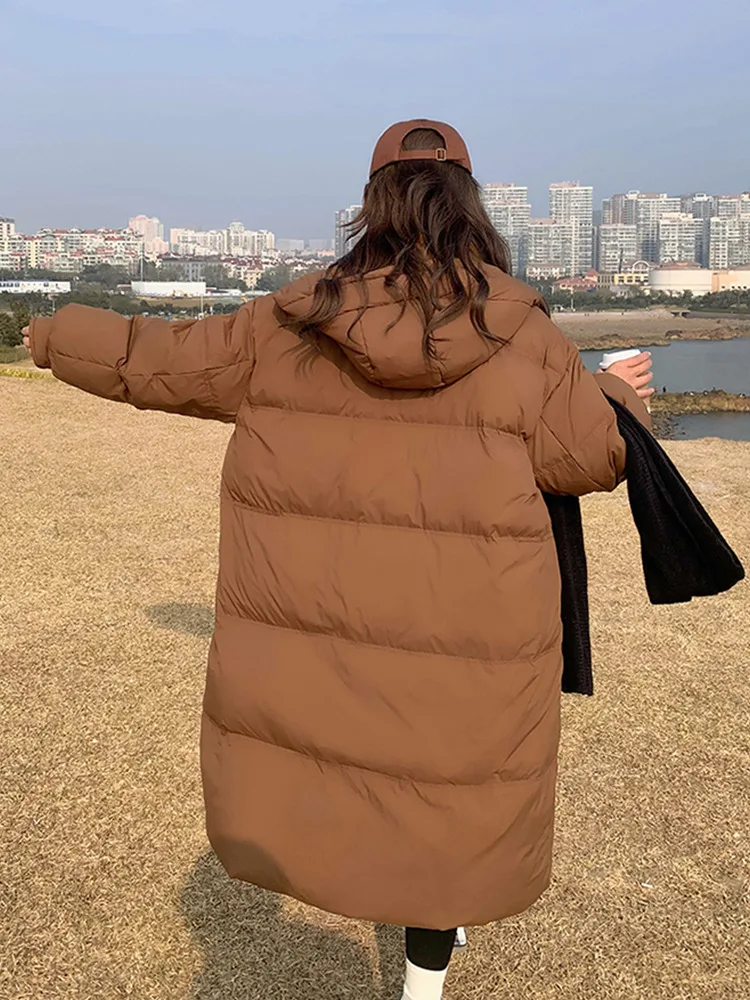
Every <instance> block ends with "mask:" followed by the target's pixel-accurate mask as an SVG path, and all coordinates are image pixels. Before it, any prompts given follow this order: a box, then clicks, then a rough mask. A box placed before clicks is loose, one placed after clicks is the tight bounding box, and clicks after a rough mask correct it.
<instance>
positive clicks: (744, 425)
mask: <svg viewBox="0 0 750 1000" xmlns="http://www.w3.org/2000/svg"><path fill="white" fill-rule="evenodd" d="M672 420H673V426H674V434H673V435H672V437H673V438H674V439H675V440H676V441H697V440H698V438H724V439H725V440H727V441H750V413H686V414H685V415H684V416H682V417H673V418H672Z"/></svg>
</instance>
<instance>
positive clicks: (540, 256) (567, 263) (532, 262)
mask: <svg viewBox="0 0 750 1000" xmlns="http://www.w3.org/2000/svg"><path fill="white" fill-rule="evenodd" d="M577 236H578V225H577V223H576V222H574V221H570V222H555V220H554V219H531V220H530V222H529V243H528V258H527V265H526V277H527V278H528V280H529V281H557V280H558V279H559V278H568V277H570V276H571V275H572V274H573V270H574V259H573V250H574V247H575V246H576V239H577Z"/></svg>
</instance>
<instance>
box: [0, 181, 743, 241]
mask: <svg viewBox="0 0 750 1000" xmlns="http://www.w3.org/2000/svg"><path fill="white" fill-rule="evenodd" d="M740 173H741V183H740V185H739V186H738V187H737V188H736V189H734V190H733V191H730V190H712V189H711V188H710V187H709V186H707V185H704V186H702V187H700V186H696V187H693V188H691V189H685V190H682V189H680V190H677V189H675V187H674V185H668V188H667V190H665V191H653V192H652V191H650V190H649V189H646V188H637V187H633V186H632V185H631V186H626V187H623V188H622V189H621V190H620V191H612V192H611V193H610V194H608V195H604V196H603V197H599V195H598V189H597V188H596V187H595V186H594V185H593V184H588V183H586V181H585V180H580V179H576V180H564V181H563V180H558V181H551V182H549V183H548V185H547V187H546V188H545V194H544V197H541V198H538V199H536V200H532V198H531V186H530V185H529V184H526V183H524V182H523V181H522V180H519V179H517V180H515V181H498V180H497V179H495V180H492V181H487V182H484V183H480V187H481V188H482V190H483V192H485V193H486V192H487V191H488V190H489V189H496V190H500V189H506V190H509V191H511V192H513V191H515V192H519V191H521V192H525V197H526V199H527V201H526V202H525V203H524V204H526V205H527V206H528V208H529V210H530V211H529V218H530V219H531V220H539V219H541V218H544V217H547V218H551V217H552V216H551V215H550V214H549V212H550V209H551V206H550V194H549V193H550V191H551V189H552V188H566V187H571V186H572V187H580V188H582V189H588V188H591V189H592V192H593V195H592V215H593V217H594V218H596V217H597V215H598V214H600V215H601V221H602V222H604V223H606V222H608V221H620V217H619V216H617V217H616V218H614V217H612V218H609V219H608V217H607V205H608V202H611V201H612V200H613V199H616V198H627V197H628V195H640V196H641V197H642V198H643V197H649V198H651V197H653V198H661V197H663V196H666V198H667V199H668V204H669V208H668V211H670V212H683V211H684V210H685V206H686V202H687V200H695V199H702V200H703V202H705V201H707V200H708V201H718V202H719V214H720V215H722V214H724V212H725V209H724V208H723V204H726V203H729V202H731V201H732V200H733V199H736V198H738V197H741V196H743V195H749V194H750V168H746V167H745V168H743V169H742V171H741V172H740ZM670 192H671V193H670ZM501 203H502V204H503V205H505V204H507V205H512V204H518V202H513V201H512V200H511V201H509V202H507V203H506V202H501V200H497V201H495V202H493V201H491V200H488V199H487V198H485V208H486V209H487V210H488V215H489V216H490V217H491V218H492V216H493V211H492V210H491V209H492V208H497V207H499V206H500V204H501ZM337 204H338V206H339V207H336V205H337ZM343 204H344V201H343V200H339V202H338V203H336V202H334V203H333V205H334V207H333V208H332V209H331V210H330V211H329V212H328V213H327V214H328V216H329V220H328V225H327V227H325V229H324V231H322V232H320V233H314V234H307V233H304V234H303V233H301V232H300V229H301V227H297V228H296V230H295V229H294V227H292V231H291V232H286V231H285V230H283V229H280V228H279V227H273V226H271V227H270V229H265V228H263V227H260V226H247V227H246V228H247V229H248V230H252V231H255V232H270V233H272V234H273V235H274V236H275V238H276V240H277V241H281V242H298V241H302V242H304V243H306V244H309V243H316V242H319V241H321V240H324V241H330V242H331V243H333V241H334V239H335V231H336V216H337V215H338V213H339V212H341V211H348V209H344V208H342V207H340V206H342V205H343ZM540 204H541V205H543V206H544V210H545V211H544V212H541V211H539V210H535V206H537V205H540ZM349 207H350V208H351V207H357V208H359V207H361V199H360V200H359V201H355V202H352V203H351V204H350V206H349ZM692 210H693V209H692V206H691V207H690V211H692ZM700 212H701V208H700V207H698V208H697V209H696V215H698V214H700ZM731 214H733V213H731V212H727V216H729V215H731ZM0 215H3V217H7V218H12V219H13V220H14V222H15V224H16V232H18V233H25V234H27V235H29V236H31V235H35V234H37V233H39V232H42V231H45V230H52V231H61V230H72V229H79V230H81V231H96V230H104V229H107V230H111V231H118V230H121V229H127V228H128V224H129V222H130V221H132V220H133V219H134V218H142V219H147V220H152V219H156V220H157V221H158V222H160V223H161V226H162V231H163V233H164V235H165V236H169V235H170V234H171V233H172V232H174V231H176V230H181V229H182V230H184V231H186V232H203V233H211V232H218V231H223V230H227V229H229V227H230V226H231V225H233V224H234V220H236V219H237V218H238V215H239V213H235V214H234V215H232V214H231V213H230V215H229V218H231V219H232V220H233V221H232V222H229V223H227V222H224V223H223V224H218V225H217V224H213V225H207V226H199V225H197V224H196V223H195V222H194V217H195V213H192V214H191V213H188V217H189V219H190V224H187V223H185V221H184V220H181V222H180V224H179V225H176V224H175V225H173V224H172V223H171V222H168V221H165V217H164V216H163V215H161V214H160V213H158V212H154V213H152V214H149V213H148V212H146V211H142V212H141V213H139V214H138V215H134V214H133V212H132V211H131V212H130V213H126V215H125V217H124V218H121V217H118V218H117V219H115V220H112V222H111V223H110V222H107V221H104V222H98V223H96V222H95V223H94V224H92V225H84V224H80V223H76V222H75V221H74V222H73V223H72V224H71V225H69V226H56V225H52V224H51V223H44V222H43V223H42V225H40V226H37V227H36V228H34V227H31V226H25V225H24V223H23V218H22V216H21V215H20V213H18V212H14V211H12V206H9V205H6V204H0ZM623 218H624V217H623ZM706 218H708V217H706ZM558 221H562V220H558ZM630 221H631V222H634V221H635V220H634V219H631V220H630ZM214 223H215V220H214ZM594 224H596V223H594ZM167 242H168V243H169V242H170V241H169V240H167Z"/></svg>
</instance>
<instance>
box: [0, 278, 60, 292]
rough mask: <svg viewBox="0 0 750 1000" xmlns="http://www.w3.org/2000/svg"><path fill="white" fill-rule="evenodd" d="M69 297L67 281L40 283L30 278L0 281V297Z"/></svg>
mask: <svg viewBox="0 0 750 1000" xmlns="http://www.w3.org/2000/svg"><path fill="white" fill-rule="evenodd" d="M4 293H8V294H9V295H30V294H38V295H69V294H70V282H69V281H42V280H39V279H35V278H31V279H29V280H28V281H23V280H19V281H0V295H3V294H4Z"/></svg>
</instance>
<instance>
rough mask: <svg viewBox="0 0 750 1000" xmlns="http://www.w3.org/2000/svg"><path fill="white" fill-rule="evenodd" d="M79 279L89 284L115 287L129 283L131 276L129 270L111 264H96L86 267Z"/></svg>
mask: <svg viewBox="0 0 750 1000" xmlns="http://www.w3.org/2000/svg"><path fill="white" fill-rule="evenodd" d="M78 280H79V281H81V282H83V283H84V284H87V285H100V286H101V287H102V288H109V289H115V288H117V286H118V285H129V284H130V281H131V277H130V275H129V274H128V273H127V271H121V270H120V269H119V268H117V267H112V265H111V264H96V265H95V266H94V267H84V269H83V270H82V271H81V273H80V275H79V276H78Z"/></svg>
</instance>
